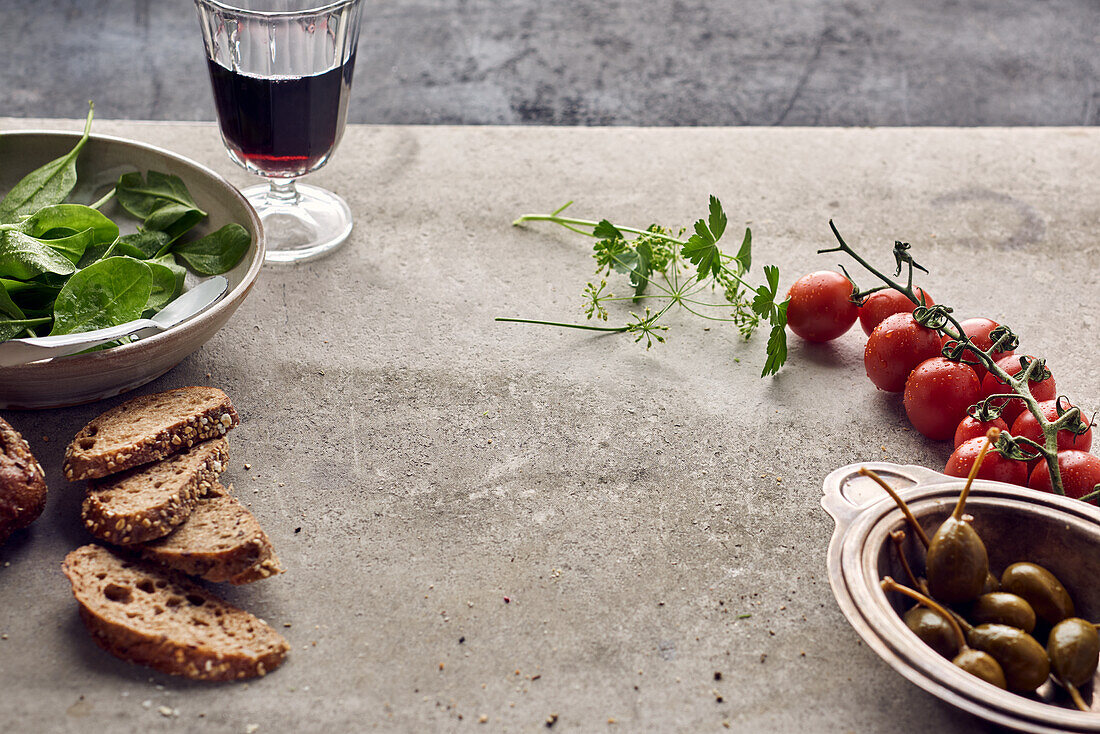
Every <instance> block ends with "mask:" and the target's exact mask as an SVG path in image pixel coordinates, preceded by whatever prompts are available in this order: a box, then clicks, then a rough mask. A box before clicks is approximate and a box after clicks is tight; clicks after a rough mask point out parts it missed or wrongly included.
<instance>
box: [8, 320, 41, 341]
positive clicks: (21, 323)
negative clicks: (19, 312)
mask: <svg viewBox="0 0 1100 734" xmlns="http://www.w3.org/2000/svg"><path fill="white" fill-rule="evenodd" d="M48 323H50V319H49V317H46V318H39V319H9V318H6V317H4V316H0V341H7V340H8V339H14V338H15V337H17V336H19V334H20V333H22V331H23V330H24V329H33V328H35V327H36V326H42V325H43V324H48ZM32 334H33V332H32Z"/></svg>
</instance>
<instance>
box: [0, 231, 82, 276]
mask: <svg viewBox="0 0 1100 734" xmlns="http://www.w3.org/2000/svg"><path fill="white" fill-rule="evenodd" d="M75 271H76V266H75V265H73V263H72V261H71V260H69V258H67V257H66V256H65V255H63V254H61V253H60V252H58V251H57V250H54V249H53V248H51V247H50V246H49V245H47V244H45V243H44V242H42V241H40V240H36V239H35V238H33V237H31V236H30V235H26V234H23V233H22V232H20V231H18V230H15V229H6V230H3V231H0V277H5V278H14V279H16V280H30V279H31V278H34V277H36V276H39V275H42V274H43V273H55V274H57V275H69V274H71V273H73V272H75Z"/></svg>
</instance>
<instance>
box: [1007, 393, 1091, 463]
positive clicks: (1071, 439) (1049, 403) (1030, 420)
mask: <svg viewBox="0 0 1100 734" xmlns="http://www.w3.org/2000/svg"><path fill="white" fill-rule="evenodd" d="M1057 405H1058V401H1057V400H1045V401H1043V402H1041V403H1039V412H1041V413H1042V414H1043V417H1044V418H1046V419H1047V420H1048V421H1054V420H1057V419H1058V407H1057ZM1071 407H1072V406H1071V405H1070V404H1069V403H1068V402H1064V403H1062V408H1063V409H1068V408H1071ZM1081 422H1082V423H1087V422H1088V417H1087V416H1085V415H1084V414H1082V415H1081ZM1010 432H1011V433H1012V435H1013V436H1017V437H1023V438H1030V439H1031V440H1032V441H1034V442H1035V443H1037V444H1039V445H1040V446H1042V445H1043V444H1044V443H1045V442H1046V438H1045V437H1044V436H1043V431H1042V429H1041V428H1039V421H1038V420H1037V419H1036V418H1035V416H1033V415H1032V414H1031V411H1030V410H1025V411H1024V412H1023V413H1020V416H1019V417H1018V418H1017V419H1016V420H1015V422H1013V424H1012V428H1011V430H1010ZM1090 448H1092V428H1089V429H1088V430H1087V431H1085V432H1084V433H1081V434H1076V433H1074V432H1072V431H1067V430H1066V429H1064V428H1063V429H1062V430H1060V431H1058V450H1059V451H1068V450H1076V451H1088V450H1089V449H1090Z"/></svg>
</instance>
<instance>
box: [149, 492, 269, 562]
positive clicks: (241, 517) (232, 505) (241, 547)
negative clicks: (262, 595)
mask: <svg viewBox="0 0 1100 734" xmlns="http://www.w3.org/2000/svg"><path fill="white" fill-rule="evenodd" d="M135 550H137V551H138V552H139V553H141V555H142V556H144V557H145V558H147V559H149V560H151V561H155V562H157V563H160V564H163V565H165V566H168V567H170V568H174V569H176V570H177V571H182V572H184V573H186V574H189V575H191V576H200V577H202V578H204V579H206V580H207V581H219V582H220V581H229V582H231V583H250V582H251V581H258V580H259V579H261V578H267V576H272V575H274V574H276V573H280V572H282V568H280V567H279V561H278V559H277V558H275V555H274V552H273V551H272V548H271V541H270V540H268V537H267V534H266V533H265V532H264V531H263V529H262V528H261V527H260V523H258V522H257V521H256V518H255V517H253V516H252V513H251V512H249V511H248V510H247V509H245V507H244V506H243V505H241V503H240V502H238V501H237V500H236V498H234V497H233V496H232V495H230V493H229V490H227V489H225V488H224V487H222V486H221V484H219V483H218V482H214V486H213V487H212V488H211V490H210V493H209V496H208V497H207V498H206V499H204V500H200V501H199V503H198V504H197V505H195V509H194V510H193V511H192V513H191V517H189V518H187V522H185V523H183V524H182V525H180V526H179V527H178V528H176V529H175V530H174V531H173V532H172V533H171V534H169V535H166V536H164V537H163V538H158V539H156V540H153V541H150V542H148V543H145V544H144V545H141V546H139V547H137V548H135ZM272 559H274V560H273V566H272V565H271V564H272ZM263 564H268V565H267V566H264V565H263ZM261 567H262V569H263V570H268V569H270V570H269V572H268V573H267V574H266V575H259V572H260V570H261ZM246 572H251V573H246ZM234 579H240V580H236V581H235V580H234Z"/></svg>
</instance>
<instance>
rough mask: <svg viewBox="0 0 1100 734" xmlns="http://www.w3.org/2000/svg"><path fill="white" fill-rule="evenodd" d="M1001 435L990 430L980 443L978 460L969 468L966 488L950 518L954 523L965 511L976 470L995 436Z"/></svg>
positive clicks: (998, 430)
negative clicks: (980, 448)
mask: <svg viewBox="0 0 1100 734" xmlns="http://www.w3.org/2000/svg"><path fill="white" fill-rule="evenodd" d="M1000 435H1001V429H999V428H996V427H994V428H990V429H989V430H988V431H986V434H985V441H984V442H983V443H982V450H981V451H979V452H978V458H976V459H974V466H972V467H970V475H969V476H967V478H966V486H965V487H963V491H962V492H959V501H958V502H956V503H955V511H954V512H953V513H951V517H953V518H955V522H961V521H962V516H963V510H964V509H966V498H967V497H969V496H970V485H972V484H973V483H974V477H976V476H978V470H979V469H981V468H982V462H983V461H985V455H986V454H987V453H989V449H990V447H991V446H993V442H994V441H996V440H997V436H1000Z"/></svg>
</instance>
